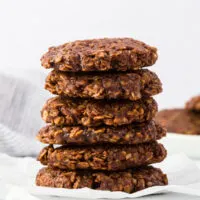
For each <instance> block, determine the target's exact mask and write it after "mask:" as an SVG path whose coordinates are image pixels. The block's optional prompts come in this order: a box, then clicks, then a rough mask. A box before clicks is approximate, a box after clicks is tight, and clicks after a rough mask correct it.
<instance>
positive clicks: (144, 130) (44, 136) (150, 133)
mask: <svg viewBox="0 0 200 200" xmlns="http://www.w3.org/2000/svg"><path fill="white" fill-rule="evenodd" d="M165 135H166V130H165V129H164V128H162V127H161V126H160V125H159V124H156V123H155V122H154V121H150V122H146V123H143V124H140V125H134V124H130V125H125V126H118V127H114V126H100V127H84V126H62V127H59V126H54V125H48V126H45V127H43V128H42V129H41V130H40V131H39V133H38V135H37V139H38V140H39V141H40V142H43V143H46V144H62V145H64V144H73V145H90V144H105V143H114V144H139V143H146V142H151V141H155V140H158V139H161V138H162V137H164V136H165Z"/></svg>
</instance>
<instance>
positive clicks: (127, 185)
mask: <svg viewBox="0 0 200 200" xmlns="http://www.w3.org/2000/svg"><path fill="white" fill-rule="evenodd" d="M167 184H168V180H167V176H166V174H163V172H162V171H161V170H160V169H158V168H154V167H150V166H149V167H142V168H140V169H134V170H127V171H124V172H123V171H122V172H91V171H82V172H81V171H64V170H59V169H52V168H42V169H41V170H40V171H39V172H38V174H37V177H36V185H38V186H45V187H56V188H68V189H77V188H84V187H88V188H91V189H96V190H110V191H123V192H127V193H133V192H137V191H139V190H143V189H145V188H148V187H152V186H162V185H167Z"/></svg>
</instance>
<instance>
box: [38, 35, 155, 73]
mask: <svg viewBox="0 0 200 200" xmlns="http://www.w3.org/2000/svg"><path fill="white" fill-rule="evenodd" d="M157 57H158V55H157V49H156V48H155V47H151V46H149V45H147V44H145V43H143V42H140V41H137V40H134V39H132V38H104V39H93V40H78V41H75V42H69V43H66V44H63V45H60V46H57V47H51V48H49V51H48V52H47V53H46V54H44V55H43V56H42V58H41V64H42V66H43V67H45V68H55V69H58V70H60V71H71V72H78V71H108V70H115V71H127V70H137V69H140V68H142V67H145V66H150V65H153V64H154V63H155V62H156V60H157Z"/></svg>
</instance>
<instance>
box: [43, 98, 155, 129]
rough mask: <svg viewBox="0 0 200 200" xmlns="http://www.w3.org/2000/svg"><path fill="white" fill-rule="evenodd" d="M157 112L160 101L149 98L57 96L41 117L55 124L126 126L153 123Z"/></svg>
mask: <svg viewBox="0 0 200 200" xmlns="http://www.w3.org/2000/svg"><path fill="white" fill-rule="evenodd" d="M156 112H157V103H156V101H155V100H154V99H153V98H151V97H149V98H143V99H140V100H138V101H129V100H118V101H115V100H113V101H112V100H109V101H106V100H85V99H69V98H64V97H60V96H57V97H54V98H51V99H49V100H48V101H47V102H46V104H45V105H44V107H43V109H42V111H41V115H42V118H43V120H44V121H45V122H47V123H52V124H54V125H83V126H98V125H103V124H105V125H113V126H118V125H125V124H131V123H132V122H145V121H150V120H152V119H153V118H154V117H155V114H156Z"/></svg>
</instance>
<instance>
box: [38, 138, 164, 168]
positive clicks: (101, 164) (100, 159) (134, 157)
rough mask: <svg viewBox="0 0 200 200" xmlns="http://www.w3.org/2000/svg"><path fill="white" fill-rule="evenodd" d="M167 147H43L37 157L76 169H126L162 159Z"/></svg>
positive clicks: (44, 161)
mask: <svg viewBox="0 0 200 200" xmlns="http://www.w3.org/2000/svg"><path fill="white" fill-rule="evenodd" d="M166 154H167V152H166V150H165V148H164V147H163V146H162V145H161V144H158V143H157V142H152V143H146V144H137V145H116V144H115V145H103V146H83V147H75V146H70V147H69V146H62V147H59V148H54V147H53V146H52V145H49V146H48V147H45V148H44V149H43V150H42V151H41V152H40V154H39V156H38V160H39V161H40V162H41V163H42V164H44V165H48V166H49V167H58V168H60V169H68V170H77V169H90V170H108V171H116V170H125V169H128V168H133V167H138V166H143V165H148V164H152V163H157V162H161V161H162V160H163V159H164V158H165V157H166Z"/></svg>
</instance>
